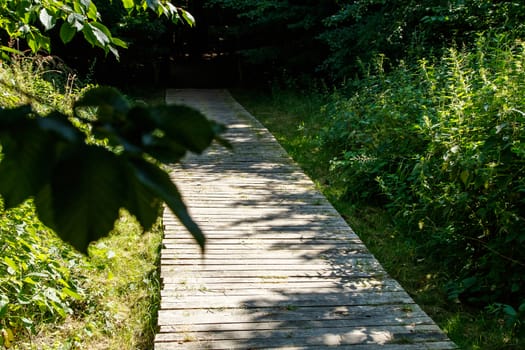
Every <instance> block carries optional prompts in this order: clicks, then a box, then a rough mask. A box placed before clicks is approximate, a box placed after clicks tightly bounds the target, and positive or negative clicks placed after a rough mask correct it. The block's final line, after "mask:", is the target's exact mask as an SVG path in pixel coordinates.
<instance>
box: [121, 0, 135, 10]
mask: <svg viewBox="0 0 525 350" xmlns="http://www.w3.org/2000/svg"><path fill="white" fill-rule="evenodd" d="M122 5H124V8H125V9H126V10H131V9H133V8H134V7H135V2H134V1H133V0H122Z"/></svg>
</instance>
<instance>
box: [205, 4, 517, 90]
mask: <svg viewBox="0 0 525 350" xmlns="http://www.w3.org/2000/svg"><path fill="white" fill-rule="evenodd" d="M206 3H207V4H208V6H213V8H214V9H217V11H219V13H220V14H222V15H223V16H224V17H227V18H228V16H231V13H233V15H234V16H236V19H235V20H232V19H230V20H229V22H228V23H226V24H227V25H228V30H227V31H226V32H224V30H223V31H222V32H221V33H217V35H220V36H221V37H222V38H223V40H225V41H227V42H230V43H231V45H232V46H233V49H232V51H238V52H241V53H242V55H243V57H244V61H245V62H248V63H252V64H257V68H258V69H261V70H264V71H266V72H268V73H269V74H271V76H270V77H271V78H276V77H277V76H279V75H281V74H283V73H286V74H292V75H296V76H297V75H300V74H302V73H308V74H310V75H312V74H317V76H318V77H322V78H324V79H328V80H333V79H335V80H342V79H349V78H353V77H354V76H355V75H356V74H358V73H359V72H358V71H357V69H358V68H359V67H360V66H362V65H363V64H364V65H366V64H367V62H368V61H370V60H372V59H373V58H374V57H375V56H376V55H377V54H384V55H386V56H387V57H389V58H390V59H391V60H400V59H403V58H404V57H406V56H407V55H414V54H415V55H419V56H420V55H427V54H431V53H439V52H441V50H442V49H443V47H444V46H445V47H446V46H447V45H449V44H451V43H456V44H458V45H461V44H470V43H472V42H473V41H475V38H476V36H477V33H479V32H480V31H485V30H493V31H508V30H523V23H524V19H525V9H524V6H523V4H521V3H520V2H517V1H514V0H504V1H490V0H467V1H463V0H461V1H443V0H428V1H416V0H394V1H384V0H352V1H348V0H347V1H335V0H325V1H301V2H297V1H289V0H269V1H258V0H251V1H236V0H208V1H207V2H206ZM213 16H216V13H215V12H214V13H213ZM319 73H322V74H319Z"/></svg>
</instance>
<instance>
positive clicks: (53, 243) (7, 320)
mask: <svg viewBox="0 0 525 350" xmlns="http://www.w3.org/2000/svg"><path fill="white" fill-rule="evenodd" d="M82 264H84V258H83V257H82V256H81V255H80V254H79V253H76V252H75V251H74V250H73V249H71V248H70V247H68V246H66V245H64V243H63V242H62V241H61V240H60V239H58V238H57V237H56V236H55V235H54V234H53V233H52V232H50V231H49V230H48V229H46V228H45V227H44V226H43V225H42V224H41V223H40V222H39V221H38V219H37V218H36V215H35V212H34V207H33V206H32V204H31V203H29V202H28V203H25V204H24V205H22V206H20V207H18V208H15V209H11V210H9V211H2V212H0V329H2V330H5V331H7V330H11V331H14V333H15V334H16V333H19V332H20V331H21V330H27V331H34V330H35V328H34V327H35V326H36V325H37V324H40V323H43V322H56V321H58V320H62V319H65V318H66V317H67V316H68V315H70V314H72V313H73V310H74V308H75V306H78V305H81V303H82V302H83V301H84V299H85V296H84V290H83V289H82V287H81V285H82V277H79V276H78V274H75V273H74V271H76V270H77V269H78V268H79V267H80V266H81V265H82ZM5 340H6V339H3V337H2V336H1V335H0V345H1V344H2V342H3V341H5Z"/></svg>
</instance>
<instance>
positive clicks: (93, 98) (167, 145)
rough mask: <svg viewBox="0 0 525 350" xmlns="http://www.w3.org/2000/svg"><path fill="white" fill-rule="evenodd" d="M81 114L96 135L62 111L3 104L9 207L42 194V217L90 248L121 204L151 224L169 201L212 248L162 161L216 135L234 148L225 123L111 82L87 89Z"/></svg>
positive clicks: (0, 157)
mask: <svg viewBox="0 0 525 350" xmlns="http://www.w3.org/2000/svg"><path fill="white" fill-rule="evenodd" d="M93 107H95V109H96V110H97V115H96V117H95V118H91V117H89V118H83V117H82V113H81V110H82V109H85V108H88V109H91V108H93ZM75 116H77V117H79V118H80V119H82V120H83V122H84V123H86V124H88V125H89V127H90V129H91V130H92V133H91V134H90V137H89V138H86V136H85V135H84V134H83V133H82V132H80V131H79V129H77V127H75V126H74V124H73V123H71V122H70V121H69V119H68V117H67V116H65V115H63V114H60V113H58V112H52V113H51V114H49V115H48V116H46V117H45V118H42V117H41V116H38V115H36V114H35V113H34V112H32V111H31V109H30V108H29V107H28V106H25V107H20V108H15V109H10V110H2V109H0V150H1V153H0V196H1V197H2V198H3V200H4V205H5V207H6V208H9V207H13V206H16V205H18V204H20V203H22V202H23V201H25V200H26V199H29V198H34V199H35V203H36V206H37V211H38V215H39V217H40V219H41V220H42V222H43V223H44V224H46V225H47V226H49V227H50V228H52V229H53V230H55V231H56V233H57V234H58V235H59V236H60V237H61V238H62V239H64V240H65V241H67V242H70V243H71V244H72V245H73V246H74V247H76V248H77V249H78V250H80V251H82V252H86V251H87V247H88V245H89V243H90V242H92V241H95V240H97V239H98V238H100V237H102V236H105V235H107V234H108V233H109V232H110V231H111V230H112V228H113V225H114V223H115V221H116V220H117V219H118V217H119V211H120V209H121V208H126V209H127V210H128V211H129V212H130V213H132V214H133V215H134V216H135V217H136V218H137V220H138V221H139V222H140V224H141V225H142V226H143V227H144V228H145V229H149V228H150V227H151V226H152V225H153V224H154V223H155V222H156V220H157V218H158V215H159V213H160V209H161V205H162V203H163V202H165V203H166V204H167V206H168V207H169V208H170V209H171V210H172V211H173V213H174V214H175V215H176V216H177V218H178V219H179V220H180V222H181V223H182V224H183V225H184V226H185V227H186V228H187V229H188V231H189V232H190V233H191V234H192V235H193V237H194V238H195V240H196V242H197V243H198V244H199V246H200V247H201V249H202V250H204V245H205V237H204V235H203V233H202V231H201V230H200V228H199V227H198V226H197V224H196V223H195V222H194V221H193V220H192V219H191V217H190V215H189V213H188V210H187V208H186V206H185V205H184V202H183V199H182V197H181V195H180V193H179V191H178V189H177V187H176V186H175V184H174V183H173V182H172V181H171V179H170V177H169V175H168V174H167V173H166V172H165V171H164V170H163V169H162V167H161V164H162V163H173V162H177V161H179V160H180V158H181V157H183V156H184V154H185V153H186V152H188V151H190V152H194V153H202V152H203V151H204V150H205V149H206V148H207V147H208V146H209V145H210V144H211V143H212V142H213V140H217V141H219V142H220V143H221V144H223V145H226V146H228V144H227V142H226V141H225V140H222V139H221V138H220V137H219V134H220V133H221V132H223V131H224V127H221V126H220V125H218V124H216V123H214V122H212V121H209V120H208V119H207V118H206V117H205V116H204V115H202V114H201V113H199V112H198V111H196V110H193V109H191V108H188V107H185V106H160V107H145V106H133V105H132V103H130V102H128V100H127V99H126V98H125V97H124V96H123V95H122V94H121V93H120V92H118V91H117V90H115V89H113V88H107V87H102V88H95V89H93V90H91V91H89V92H87V93H86V94H85V95H84V97H83V98H82V99H80V100H79V101H78V102H77V103H76V104H75ZM93 138H94V139H95V142H93ZM88 139H89V140H90V141H87V140H88ZM95 144H104V145H107V146H108V147H102V146H97V145H95Z"/></svg>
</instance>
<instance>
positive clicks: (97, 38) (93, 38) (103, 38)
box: [82, 23, 111, 48]
mask: <svg viewBox="0 0 525 350" xmlns="http://www.w3.org/2000/svg"><path fill="white" fill-rule="evenodd" d="M96 24H97V23H86V24H85V25H84V29H83V30H82V32H83V33H84V34H85V35H86V39H87V40H88V41H89V43H90V44H92V45H95V46H100V47H102V48H106V47H107V45H108V44H109V43H110V42H111V41H110V39H109V37H108V35H107V34H106V33H105V32H104V31H103V30H102V29H101V28H100V27H99V26H98V25H96Z"/></svg>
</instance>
